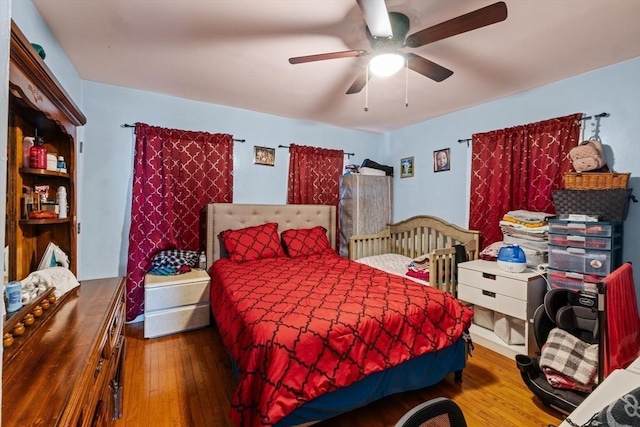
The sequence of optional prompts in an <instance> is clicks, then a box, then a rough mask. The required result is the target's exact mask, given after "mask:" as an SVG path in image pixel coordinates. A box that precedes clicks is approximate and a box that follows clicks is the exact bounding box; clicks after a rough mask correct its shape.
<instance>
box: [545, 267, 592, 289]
mask: <svg viewBox="0 0 640 427" xmlns="http://www.w3.org/2000/svg"><path fill="white" fill-rule="evenodd" d="M601 281H602V277H601V276H596V275H593V274H581V273H573V272H570V271H558V270H553V269H551V268H550V269H549V286H551V289H556V288H560V289H571V290H573V291H586V292H596V291H597V283H599V282H601Z"/></svg>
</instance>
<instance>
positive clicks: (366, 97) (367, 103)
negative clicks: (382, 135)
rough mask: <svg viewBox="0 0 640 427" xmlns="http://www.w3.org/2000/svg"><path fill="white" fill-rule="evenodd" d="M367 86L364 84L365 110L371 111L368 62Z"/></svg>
mask: <svg viewBox="0 0 640 427" xmlns="http://www.w3.org/2000/svg"><path fill="white" fill-rule="evenodd" d="M365 79H366V80H365V83H364V84H365V86H364V112H365V113H366V112H367V111H369V85H368V84H367V82H368V81H369V64H367V75H366V77H365Z"/></svg>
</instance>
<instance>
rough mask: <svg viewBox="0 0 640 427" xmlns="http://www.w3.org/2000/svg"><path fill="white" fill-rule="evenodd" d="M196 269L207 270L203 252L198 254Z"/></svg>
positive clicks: (205, 257)
mask: <svg viewBox="0 0 640 427" xmlns="http://www.w3.org/2000/svg"><path fill="white" fill-rule="evenodd" d="M198 268H200V270H206V269H207V256H206V255H205V254H204V251H202V252H200V258H199V260H198Z"/></svg>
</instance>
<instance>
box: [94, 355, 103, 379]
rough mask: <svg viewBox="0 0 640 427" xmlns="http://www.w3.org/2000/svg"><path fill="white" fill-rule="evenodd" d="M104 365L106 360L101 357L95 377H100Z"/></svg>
mask: <svg viewBox="0 0 640 427" xmlns="http://www.w3.org/2000/svg"><path fill="white" fill-rule="evenodd" d="M103 364H104V359H103V358H102V357H101V358H100V360H99V361H98V366H96V370H95V371H94V372H93V377H94V378H97V377H98V375H100V372H102V365H103Z"/></svg>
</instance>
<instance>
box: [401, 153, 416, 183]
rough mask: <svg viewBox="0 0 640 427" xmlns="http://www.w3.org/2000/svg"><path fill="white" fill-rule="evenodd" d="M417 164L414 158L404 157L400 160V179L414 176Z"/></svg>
mask: <svg viewBox="0 0 640 427" xmlns="http://www.w3.org/2000/svg"><path fill="white" fill-rule="evenodd" d="M414 169H415V164H414V162H413V157H404V158H402V159H400V178H409V177H412V176H413V172H414Z"/></svg>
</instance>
